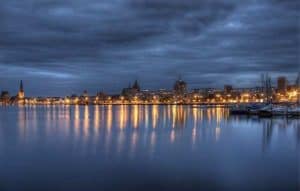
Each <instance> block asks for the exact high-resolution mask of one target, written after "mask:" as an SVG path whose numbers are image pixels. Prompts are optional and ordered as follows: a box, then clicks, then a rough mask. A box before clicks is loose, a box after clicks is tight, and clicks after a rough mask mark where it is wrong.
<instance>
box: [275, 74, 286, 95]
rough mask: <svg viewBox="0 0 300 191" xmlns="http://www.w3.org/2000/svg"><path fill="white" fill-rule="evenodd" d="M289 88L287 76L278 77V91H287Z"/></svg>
mask: <svg viewBox="0 0 300 191" xmlns="http://www.w3.org/2000/svg"><path fill="white" fill-rule="evenodd" d="M286 89H287V80H286V77H284V76H280V77H278V78H277V91H278V92H280V93H285V92H286Z"/></svg>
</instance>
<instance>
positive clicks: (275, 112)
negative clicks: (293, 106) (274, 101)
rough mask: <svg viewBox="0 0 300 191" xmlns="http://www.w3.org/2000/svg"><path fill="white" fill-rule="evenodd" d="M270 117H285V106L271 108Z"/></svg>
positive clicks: (286, 108)
mask: <svg viewBox="0 0 300 191" xmlns="http://www.w3.org/2000/svg"><path fill="white" fill-rule="evenodd" d="M272 115H279V116H286V115H288V107H287V106H274V107H272Z"/></svg>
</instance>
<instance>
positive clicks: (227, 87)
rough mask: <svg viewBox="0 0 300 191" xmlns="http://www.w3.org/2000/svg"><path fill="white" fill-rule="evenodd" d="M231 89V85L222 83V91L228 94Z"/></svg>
mask: <svg viewBox="0 0 300 191" xmlns="http://www.w3.org/2000/svg"><path fill="white" fill-rule="evenodd" d="M232 90H233V88H232V85H224V92H225V93H227V94H229V93H231V92H232Z"/></svg>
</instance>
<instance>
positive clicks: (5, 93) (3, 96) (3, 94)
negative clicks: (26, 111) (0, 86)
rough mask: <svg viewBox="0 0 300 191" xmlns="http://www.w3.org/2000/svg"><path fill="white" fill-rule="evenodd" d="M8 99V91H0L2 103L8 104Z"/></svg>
mask: <svg viewBox="0 0 300 191" xmlns="http://www.w3.org/2000/svg"><path fill="white" fill-rule="evenodd" d="M9 101H10V96H9V92H8V91H2V92H1V96H0V102H1V103H3V104H8V103H9Z"/></svg>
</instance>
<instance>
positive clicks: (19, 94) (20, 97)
mask: <svg viewBox="0 0 300 191" xmlns="http://www.w3.org/2000/svg"><path fill="white" fill-rule="evenodd" d="M18 98H19V99H24V98H25V93H24V87H23V81H22V80H21V82H20V88H19V92H18Z"/></svg>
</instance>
